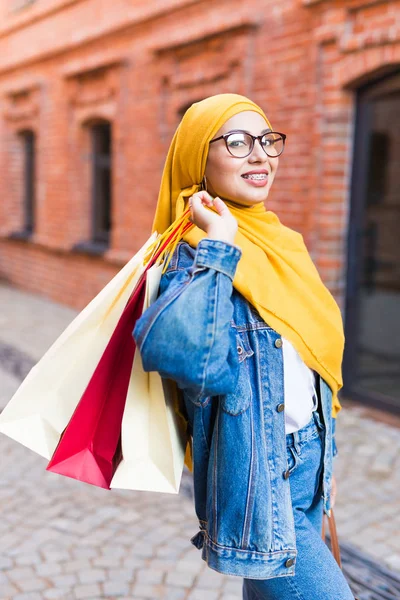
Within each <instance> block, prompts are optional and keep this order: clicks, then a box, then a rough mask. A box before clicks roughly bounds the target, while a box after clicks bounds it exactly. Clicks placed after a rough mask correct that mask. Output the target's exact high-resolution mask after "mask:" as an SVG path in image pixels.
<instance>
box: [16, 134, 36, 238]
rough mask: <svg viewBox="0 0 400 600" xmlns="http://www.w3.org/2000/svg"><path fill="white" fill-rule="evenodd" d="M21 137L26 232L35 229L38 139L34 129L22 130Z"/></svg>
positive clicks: (24, 228) (24, 226)
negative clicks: (36, 148)
mask: <svg viewBox="0 0 400 600" xmlns="http://www.w3.org/2000/svg"><path fill="white" fill-rule="evenodd" d="M19 135H20V139H21V142H22V155H23V171H22V182H23V192H22V194H23V197H22V199H23V206H24V210H23V214H24V224H23V230H24V231H25V232H26V233H32V232H33V230H34V225H35V221H34V213H35V147H36V140H35V134H34V133H33V131H29V130H27V131H21V132H20V134H19Z"/></svg>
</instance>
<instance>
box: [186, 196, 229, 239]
mask: <svg viewBox="0 0 400 600" xmlns="http://www.w3.org/2000/svg"><path fill="white" fill-rule="evenodd" d="M206 206H209V207H211V206H212V207H214V208H215V210H216V211H217V212H216V213H215V212H214V211H212V210H208V209H207V208H206ZM189 208H190V219H189V220H190V221H191V222H192V223H194V224H195V225H196V226H197V227H199V228H200V229H202V230H203V231H205V232H206V234H207V237H208V238H210V239H214V240H222V241H224V242H228V243H229V244H233V243H234V241H233V240H234V238H235V235H236V232H237V229H238V223H237V220H236V219H235V217H234V216H233V215H232V213H231V212H230V210H229V208H228V207H227V206H226V204H225V202H223V200H221V198H218V197H216V198H212V196H210V194H209V193H208V192H206V191H201V192H196V193H195V194H193V196H191V197H190V198H189Z"/></svg>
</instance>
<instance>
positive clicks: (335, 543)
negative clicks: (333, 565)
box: [322, 508, 342, 568]
mask: <svg viewBox="0 0 400 600" xmlns="http://www.w3.org/2000/svg"><path fill="white" fill-rule="evenodd" d="M330 512H331V516H330V517H328V515H327V514H326V513H324V518H323V519H322V539H323V540H324V541H325V517H326V518H327V519H328V523H329V535H330V538H331V549H332V554H333V556H334V559H335V560H336V562H337V564H338V565H339V567H340V568H342V561H341V558H340V547H339V539H338V535H337V531H336V521H335V516H334V514H333V509H332V508H331V511H330Z"/></svg>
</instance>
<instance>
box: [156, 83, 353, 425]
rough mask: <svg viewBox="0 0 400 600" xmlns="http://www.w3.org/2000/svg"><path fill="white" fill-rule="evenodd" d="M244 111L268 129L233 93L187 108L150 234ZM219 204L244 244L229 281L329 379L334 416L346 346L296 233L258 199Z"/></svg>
mask: <svg viewBox="0 0 400 600" xmlns="http://www.w3.org/2000/svg"><path fill="white" fill-rule="evenodd" d="M247 110H251V111H255V112H257V113H259V114H260V115H262V116H263V117H264V119H265V120H266V122H267V123H268V126H269V127H271V124H270V122H269V121H268V119H267V117H266V116H265V114H264V112H263V111H262V110H261V108H260V107H259V106H257V105H256V104H254V102H252V101H251V100H249V99H248V98H245V97H244V96H239V95H237V94H219V95H217V96H211V97H210V98H206V99H205V100H202V101H201V102H197V103H195V104H193V105H192V106H191V107H190V108H189V109H188V110H187V111H186V113H185V115H184V117H183V119H182V121H181V123H180V124H179V126H178V128H177V130H176V132H175V135H174V137H173V140H172V142H171V146H170V148H169V151H168V155H167V159H166V163H165V166H164V171H163V176H162V181H161V187H160V193H159V197H158V203H157V208H156V214H155V218H154V222H153V231H157V232H163V231H165V229H167V227H169V225H170V224H171V223H172V222H173V221H174V220H175V219H177V218H179V216H180V215H182V213H183V212H184V211H185V210H186V208H187V200H188V198H189V196H191V195H192V194H194V193H195V192H197V191H199V190H200V189H201V188H200V182H201V180H202V178H203V175H204V172H205V167H206V161H207V155H208V146H209V141H210V140H211V139H212V138H213V137H214V136H215V134H216V133H217V131H218V130H219V129H220V127H221V126H222V125H223V124H224V123H225V122H226V121H227V120H228V119H229V118H230V117H232V116H233V115H235V114H237V113H239V112H243V111H247ZM271 129H272V127H271ZM225 202H226V204H227V205H228V207H229V209H230V210H231V212H232V214H233V215H234V216H235V218H236V219H237V221H238V225H239V227H238V232H237V234H236V237H235V244H237V245H238V246H239V247H240V248H241V249H242V256H241V259H240V261H239V263H238V266H237V270H236V274H235V277H234V280H233V286H234V287H235V289H237V290H238V291H239V292H240V293H241V294H242V295H243V296H244V297H245V298H246V300H248V301H249V302H250V303H251V304H252V305H253V306H254V307H255V308H256V309H257V311H258V312H259V314H260V316H261V317H262V319H263V320H264V321H265V322H266V323H268V325H269V326H270V327H272V328H273V329H275V330H276V331H277V332H278V333H279V334H280V335H282V336H283V337H285V338H286V339H287V340H289V341H290V342H291V343H292V344H293V346H294V347H295V348H296V350H297V352H298V353H299V355H300V356H301V358H302V359H303V361H304V362H305V363H306V365H308V366H309V367H310V368H311V369H314V370H315V371H316V372H317V373H319V374H320V375H321V377H322V378H323V379H324V380H325V381H326V382H327V383H328V385H329V386H330V388H331V390H332V393H333V403H332V416H333V417H336V415H337V413H338V412H339V410H340V409H341V405H340V402H339V400H338V398H337V393H338V390H339V389H340V388H341V387H342V375H341V363H342V354H343V346H344V335H343V324H342V318H341V314H340V310H339V307H338V305H337V304H336V302H335V300H334V299H333V297H332V295H331V294H330V292H329V291H328V289H327V288H326V287H325V285H324V284H323V283H322V281H321V279H320V277H319V274H318V272H317V269H316V268H315V266H314V264H313V262H312V260H311V257H310V255H309V253H308V251H307V248H306V246H305V244H304V241H303V238H302V236H301V235H300V234H299V233H297V232H296V231H293V230H292V229H289V228H288V227H285V226H284V225H282V224H281V222H280V221H279V219H278V217H277V216H276V215H275V214H274V213H273V212H271V211H267V210H266V209H265V206H264V204H263V203H262V202H260V203H259V204H256V205H254V206H253V207H238V205H236V204H233V203H231V202H229V201H228V200H226V201H225ZM205 237H207V236H206V233H205V232H204V231H202V230H201V229H199V228H198V227H193V228H192V229H191V230H190V231H188V232H187V233H186V234H185V235H184V237H183V239H184V240H185V241H187V242H188V243H189V244H190V245H191V246H192V247H196V246H197V244H198V243H199V241H200V240H201V239H203V238H205Z"/></svg>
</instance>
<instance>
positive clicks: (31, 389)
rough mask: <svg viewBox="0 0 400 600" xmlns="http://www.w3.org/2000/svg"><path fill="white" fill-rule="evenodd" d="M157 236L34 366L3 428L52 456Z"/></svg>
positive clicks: (0, 417)
mask: <svg viewBox="0 0 400 600" xmlns="http://www.w3.org/2000/svg"><path fill="white" fill-rule="evenodd" d="M156 238H157V233H156V232H154V233H153V235H152V236H151V237H150V238H149V239H148V240H147V242H146V243H145V244H144V245H143V246H142V248H141V249H140V250H139V252H137V253H136V254H135V256H134V257H133V258H132V259H131V260H130V261H129V262H128V263H127V264H126V265H125V266H124V267H123V269H121V270H120V271H119V272H118V273H117V275H116V276H115V277H114V278H113V279H112V280H111V281H110V282H109V283H108V284H107V285H106V286H105V287H104V288H103V289H102V290H101V292H100V293H99V294H98V295H97V296H96V297H95V298H94V299H93V300H92V301H91V302H90V303H89V304H88V305H87V306H86V307H85V308H84V309H83V311H82V312H80V313H79V315H77V317H76V318H75V319H74V320H73V321H72V322H71V323H70V325H69V326H68V327H67V328H66V329H65V330H64V332H63V333H62V334H61V335H60V336H59V338H58V339H57V340H56V341H55V342H54V344H53V345H52V346H51V347H50V348H49V350H48V351H47V352H46V353H45V354H44V355H43V357H42V358H41V359H40V360H39V362H38V363H37V364H36V365H35V366H34V367H33V368H32V369H31V371H30V372H29V373H28V375H27V377H26V378H25V379H24V381H23V382H22V384H21V386H20V387H19V388H18V390H17V391H16V393H15V394H14V396H13V397H12V398H11V400H10V402H9V403H8V404H7V406H6V407H5V409H4V410H3V412H2V413H1V415H0V432H2V433H5V434H6V435H8V436H9V437H10V438H13V439H14V440H16V441H17V442H20V443H21V444H23V445H24V446H27V447H28V448H30V449H31V450H33V451H34V452H37V453H38V454H40V455H41V456H44V457H45V458H47V459H50V458H51V457H52V455H53V453H54V450H55V448H56V446H57V444H58V442H59V439H60V436H61V433H62V432H63V431H64V429H65V427H66V426H67V424H68V422H69V420H70V418H71V416H72V414H73V412H74V410H75V408H76V406H77V404H78V402H79V400H80V398H81V396H82V394H83V393H84V391H85V389H86V387H87V385H88V383H89V381H90V379H91V377H92V375H93V373H94V371H95V368H96V366H97V364H98V363H99V360H100V358H101V357H102V355H103V353H104V350H105V348H106V346H107V344H108V342H109V340H110V337H111V335H112V333H113V331H114V329H115V327H116V325H117V323H118V321H119V319H120V317H121V314H122V312H123V310H124V308H125V306H126V303H127V301H128V300H129V297H130V295H131V293H132V291H133V289H134V288H135V285H136V283H137V282H138V280H139V279H140V277H141V275H142V274H143V272H144V270H145V266H144V264H143V263H144V256H145V254H146V251H147V249H148V248H149V247H150V245H151V244H153V243H154V241H155V240H156Z"/></svg>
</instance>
